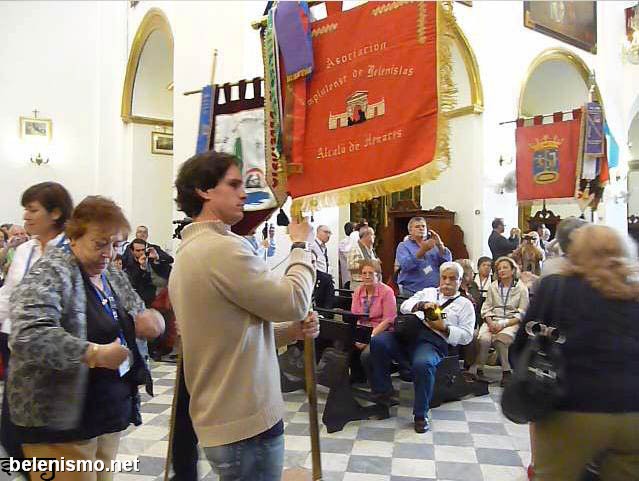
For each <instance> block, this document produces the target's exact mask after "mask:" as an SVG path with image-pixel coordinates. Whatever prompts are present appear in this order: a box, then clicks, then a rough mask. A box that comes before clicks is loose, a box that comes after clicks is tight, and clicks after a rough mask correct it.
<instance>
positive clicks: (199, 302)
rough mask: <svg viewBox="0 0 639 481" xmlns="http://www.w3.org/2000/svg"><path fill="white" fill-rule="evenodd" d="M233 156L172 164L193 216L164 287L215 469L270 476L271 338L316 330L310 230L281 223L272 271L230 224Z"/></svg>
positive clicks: (275, 384)
mask: <svg viewBox="0 0 639 481" xmlns="http://www.w3.org/2000/svg"><path fill="white" fill-rule="evenodd" d="M236 162H237V159H236V158H235V157H233V156H231V155H227V154H220V153H215V152H206V153H204V154H198V155H196V156H194V157H192V158H190V159H189V160H187V161H186V162H185V163H184V164H183V165H182V167H181V168H180V172H179V174H178V178H177V180H176V188H177V199H176V201H177V204H178V208H179V209H180V210H182V211H183V212H185V213H186V214H187V215H188V216H189V217H192V218H193V220H194V222H193V223H192V224H190V225H188V226H187V227H186V228H185V229H184V230H183V232H182V244H181V245H180V248H179V249H178V251H177V255H176V261H175V264H174V268H173V272H172V275H171V279H170V282H169V291H170V296H171V302H172V304H173V307H174V310H175V314H176V318H177V319H178V323H179V325H180V331H181V336H182V347H183V363H184V376H185V381H186V387H187V390H188V392H189V393H190V395H191V401H190V408H189V411H190V415H191V418H192V420H193V425H194V428H195V432H196V434H197V437H198V439H199V442H200V444H201V445H202V446H203V447H204V450H205V453H206V456H207V458H208V459H209V462H210V463H211V465H212V467H213V469H214V471H215V472H216V473H217V474H218V475H219V476H220V481H244V480H247V481H248V480H254V479H262V480H264V481H278V480H279V479H280V476H281V472H282V466H283V461H284V436H283V423H282V416H283V413H284V402H283V399H282V394H281V390H280V377H279V367H278V363H277V352H276V344H277V345H284V344H288V343H290V342H293V341H295V340H297V339H303V337H304V335H309V336H317V334H318V327H317V319H316V317H315V316H308V312H309V308H310V304H311V294H312V291H313V286H314V284H315V269H314V267H313V265H312V263H311V253H310V248H309V246H308V244H309V242H310V241H311V240H312V238H313V237H312V236H313V234H312V229H311V226H310V225H308V224H307V223H304V224H295V223H293V224H291V225H290V226H289V231H290V236H291V240H292V242H293V246H292V249H291V255H290V263H289V266H288V268H287V270H286V273H285V274H284V276H283V277H279V276H276V275H274V274H273V273H272V272H271V271H270V270H269V269H268V268H267V266H266V264H265V263H264V261H263V260H261V259H259V258H257V257H256V256H255V255H254V254H253V252H252V251H251V249H250V248H249V246H248V245H247V244H246V243H245V242H244V241H243V240H242V238H241V237H239V236H237V235H235V234H233V233H232V232H231V230H230V226H231V225H233V224H235V223H237V222H238V221H240V220H241V219H242V217H243V205H244V201H245V199H246V194H245V192H244V187H243V182H242V176H241V173H240V170H239V169H238V167H237V166H236ZM304 319H307V322H305V323H302V321H300V320H304Z"/></svg>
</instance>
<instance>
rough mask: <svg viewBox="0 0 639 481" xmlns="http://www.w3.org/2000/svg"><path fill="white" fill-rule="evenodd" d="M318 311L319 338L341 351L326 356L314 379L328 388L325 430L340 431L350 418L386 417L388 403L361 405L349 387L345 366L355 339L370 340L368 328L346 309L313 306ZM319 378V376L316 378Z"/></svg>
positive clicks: (347, 371) (348, 364) (348, 360)
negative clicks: (329, 316) (335, 317)
mask: <svg viewBox="0 0 639 481" xmlns="http://www.w3.org/2000/svg"><path fill="white" fill-rule="evenodd" d="M317 311H318V312H319V314H320V316H321V317H320V338H321V339H324V340H329V341H332V342H333V344H334V345H336V346H339V350H340V351H341V353H342V354H343V356H340V357H341V359H337V358H335V359H332V360H331V358H330V356H327V358H328V359H329V361H328V363H327V364H326V365H325V367H324V369H325V370H326V373H325V375H324V376H319V378H318V382H320V383H321V382H322V381H324V382H325V385H326V387H328V388H329V392H328V397H327V399H326V406H325V407H324V414H323V415H322V422H323V423H324V425H325V426H326V430H327V431H328V432H329V433H332V432H336V431H341V430H342V429H343V428H344V426H345V425H346V424H347V423H348V422H350V421H358V420H362V419H386V418H388V417H389V416H390V413H389V408H388V406H383V405H381V404H373V405H371V406H362V405H361V404H360V403H359V402H358V401H357V399H356V398H355V397H356V394H358V392H357V391H356V390H354V389H353V388H352V387H351V384H350V377H349V366H350V358H351V353H352V352H353V349H355V347H354V343H355V342H364V343H368V342H370V335H371V332H372V328H370V327H366V326H359V325H357V318H358V316H357V315H356V314H354V313H352V312H350V311H339V310H332V309H317ZM324 314H335V315H341V316H343V318H344V319H345V321H346V322H341V321H336V320H333V319H327V318H325V317H324V316H323V315H324ZM320 378H322V379H321V380H320Z"/></svg>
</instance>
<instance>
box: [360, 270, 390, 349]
mask: <svg viewBox="0 0 639 481" xmlns="http://www.w3.org/2000/svg"><path fill="white" fill-rule="evenodd" d="M359 274H360V275H361V277H362V283H361V285H360V286H359V287H358V288H357V289H355V292H354V293H353V301H352V303H351V311H352V312H354V313H355V314H363V315H365V316H366V317H365V318H360V320H359V321H358V323H359V324H361V325H363V326H370V327H372V328H373V333H372V334H371V336H376V335H377V334H379V333H380V332H384V331H386V330H389V331H392V330H393V323H394V322H395V318H396V317H397V300H396V299H395V293H394V292H393V289H391V288H390V287H389V286H387V285H386V284H384V283H383V282H381V277H382V266H381V264H380V263H379V261H377V260H375V259H366V260H363V261H360V267H359ZM359 347H360V349H363V348H364V347H366V346H359Z"/></svg>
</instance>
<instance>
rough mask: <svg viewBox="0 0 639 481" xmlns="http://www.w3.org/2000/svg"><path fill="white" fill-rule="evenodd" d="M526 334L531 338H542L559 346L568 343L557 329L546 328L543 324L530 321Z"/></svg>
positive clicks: (527, 324)
mask: <svg viewBox="0 0 639 481" xmlns="http://www.w3.org/2000/svg"><path fill="white" fill-rule="evenodd" d="M525 329H526V334H528V336H530V337H536V336H542V337H544V338H546V339H547V340H549V341H550V342H556V343H557V344H563V343H565V342H566V337H565V336H564V335H563V334H562V333H561V332H560V331H559V329H557V328H556V327H550V326H546V325H545V324H542V323H541V322H535V321H529V322H527V323H526V326H525Z"/></svg>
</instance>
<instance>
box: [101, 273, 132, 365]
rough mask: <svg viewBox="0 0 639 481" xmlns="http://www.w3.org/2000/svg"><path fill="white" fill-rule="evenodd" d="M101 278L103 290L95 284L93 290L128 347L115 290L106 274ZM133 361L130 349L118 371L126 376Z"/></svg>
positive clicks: (121, 339) (122, 342) (124, 344)
mask: <svg viewBox="0 0 639 481" xmlns="http://www.w3.org/2000/svg"><path fill="white" fill-rule="evenodd" d="M101 278H102V289H103V291H100V289H98V288H97V287H95V286H93V290H94V291H95V294H96V296H97V297H98V300H99V301H100V304H101V305H102V308H103V309H104V310H105V312H106V313H107V314H108V315H109V316H110V317H111V319H113V321H114V322H115V324H116V326H117V328H118V337H119V339H120V343H121V344H122V346H124V347H128V345H127V342H126V337H124V330H123V329H122V326H121V325H120V318H119V316H118V306H117V304H116V302H115V297H114V296H113V292H112V291H111V288H110V287H109V283H108V282H107V280H106V276H105V275H104V274H102V277H101ZM132 361H133V353H132V351H131V350H129V355H128V357H127V358H126V359H125V360H124V361H123V362H122V364H120V367H118V372H119V373H120V377H122V376H124V375H125V374H126V373H127V372H129V370H130V369H131V364H132Z"/></svg>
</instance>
